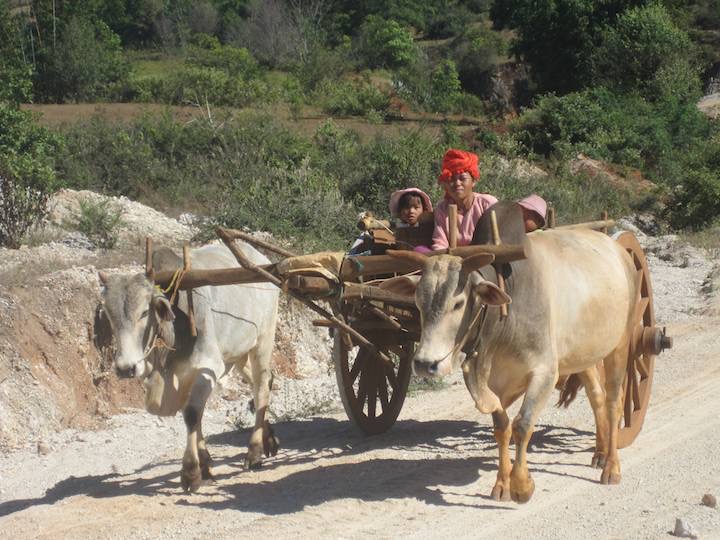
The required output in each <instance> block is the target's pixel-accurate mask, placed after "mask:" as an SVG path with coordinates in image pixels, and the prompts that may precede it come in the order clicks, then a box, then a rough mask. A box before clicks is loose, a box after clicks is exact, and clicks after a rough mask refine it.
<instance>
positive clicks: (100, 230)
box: [73, 199, 122, 249]
mask: <svg viewBox="0 0 720 540" xmlns="http://www.w3.org/2000/svg"><path fill="white" fill-rule="evenodd" d="M121 224H122V210H121V209H120V208H119V207H117V206H116V205H114V204H113V203H112V201H111V200H110V199H99V200H97V201H91V200H89V199H85V200H81V201H80V215H79V216H77V218H76V220H75V222H74V223H73V226H74V228H75V229H77V230H78V231H80V232H81V233H83V234H84V235H85V236H86V237H87V238H88V240H90V241H91V242H92V243H93V244H95V245H96V246H97V247H99V248H102V249H112V248H114V247H115V244H117V240H118V228H119V227H120V225H121Z"/></svg>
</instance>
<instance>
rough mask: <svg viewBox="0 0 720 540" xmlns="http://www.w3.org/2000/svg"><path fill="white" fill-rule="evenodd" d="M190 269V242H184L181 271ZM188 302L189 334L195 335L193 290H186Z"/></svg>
mask: <svg viewBox="0 0 720 540" xmlns="http://www.w3.org/2000/svg"><path fill="white" fill-rule="evenodd" d="M188 270H190V244H188V243H187V242H185V244H184V245H183V272H187V271H188ZM187 302H188V321H189V322H190V335H192V337H197V327H196V326H195V308H194V304H193V291H192V289H188V290H187Z"/></svg>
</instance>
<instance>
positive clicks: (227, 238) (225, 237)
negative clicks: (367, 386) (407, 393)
mask: <svg viewBox="0 0 720 540" xmlns="http://www.w3.org/2000/svg"><path fill="white" fill-rule="evenodd" d="M216 232H217V234H218V236H219V237H220V239H221V240H222V241H223V242H224V243H225V245H226V246H227V247H228V249H229V250H230V251H231V252H232V254H233V255H234V256H235V258H236V259H237V261H238V262H239V263H240V264H241V265H242V266H244V267H245V268H247V269H248V270H252V271H255V272H257V273H258V275H259V276H260V277H263V278H265V281H268V282H270V283H272V284H273V285H275V286H276V287H278V288H279V289H282V288H283V287H282V285H283V283H282V280H281V279H280V278H278V277H277V276H275V275H273V274H271V273H270V272H268V271H267V270H265V269H263V268H262V267H261V266H257V265H255V264H253V263H252V261H250V259H248V258H247V257H246V256H245V254H244V253H243V252H242V251H241V250H240V249H239V248H238V247H237V245H236V244H235V242H234V240H233V238H232V236H231V235H230V234H228V232H227V231H226V230H225V229H223V228H222V227H218V229H217V231H216ZM288 294H290V296H293V297H294V298H296V299H298V300H299V301H300V302H302V303H303V304H305V305H306V306H307V307H309V308H310V309H312V310H313V311H314V312H315V313H317V314H318V315H320V316H322V317H325V318H326V319H327V320H329V321H332V322H333V323H335V324H336V325H337V326H338V327H339V328H340V329H341V330H343V331H344V332H345V333H347V334H350V335H351V336H352V337H353V339H354V340H355V341H357V342H358V343H359V344H361V345H363V346H364V347H365V348H366V349H368V350H369V351H370V352H371V353H372V354H374V355H375V356H377V357H379V358H380V359H381V360H382V361H383V362H385V363H386V364H389V365H393V363H392V360H390V358H388V357H387V355H386V354H385V353H383V352H382V351H380V350H379V349H378V348H377V347H376V346H375V345H374V344H373V343H371V342H370V341H368V340H367V338H365V336H363V335H362V334H361V333H360V332H358V331H357V330H355V329H354V328H353V327H351V326H350V325H348V324H346V323H345V322H344V321H341V320H340V319H338V318H337V317H335V315H333V314H332V313H330V312H329V311H328V310H326V309H324V308H322V307H320V306H318V305H317V304H316V303H315V302H313V301H311V300H308V299H307V298H304V297H303V296H302V295H300V294H298V293H297V292H296V291H294V290H293V289H288Z"/></svg>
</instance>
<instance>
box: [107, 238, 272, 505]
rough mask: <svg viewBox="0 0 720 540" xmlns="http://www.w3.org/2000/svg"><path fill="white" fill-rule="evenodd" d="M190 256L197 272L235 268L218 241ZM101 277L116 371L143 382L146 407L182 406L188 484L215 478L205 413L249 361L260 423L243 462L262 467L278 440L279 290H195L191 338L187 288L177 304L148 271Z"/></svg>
mask: <svg viewBox="0 0 720 540" xmlns="http://www.w3.org/2000/svg"><path fill="white" fill-rule="evenodd" d="M238 245H239V246H240V247H241V249H242V251H243V252H244V253H245V254H246V255H247V256H248V258H249V259H250V260H251V261H252V262H253V263H255V264H267V263H268V262H269V261H268V260H267V258H265V257H264V256H263V255H262V254H260V253H258V252H257V251H256V250H255V249H253V248H252V247H250V246H249V245H247V244H242V243H240V242H238ZM153 260H154V268H155V270H158V271H159V270H171V269H172V270H174V269H176V268H179V267H181V266H182V261H181V259H180V258H179V257H177V256H176V255H175V254H174V253H172V252H171V251H170V250H167V249H162V250H158V251H157V252H156V253H155V256H154V259H153ZM191 260H192V266H193V269H198V270H200V269H210V268H228V267H233V266H237V262H236V260H235V258H234V257H233V255H232V254H231V253H230V251H229V250H228V249H227V248H226V247H225V246H220V245H210V246H205V247H202V248H199V249H195V250H192V252H191ZM99 276H100V280H101V282H102V283H103V285H104V289H103V292H102V299H103V307H104V310H105V313H106V314H107V317H108V319H109V321H110V325H111V327H112V331H113V334H114V336H115V342H116V344H117V354H116V356H115V361H114V363H115V369H116V371H117V373H118V375H120V376H121V377H137V378H140V379H143V381H144V383H145V386H146V395H145V405H146V408H147V410H148V411H149V412H151V413H153V414H158V415H162V416H167V415H174V414H176V413H177V412H178V411H179V410H181V409H182V411H183V418H184V420H185V424H186V426H187V446H186V449H185V454H184V456H183V460H182V471H181V476H180V478H181V484H182V487H183V489H184V490H185V491H196V490H197V489H198V487H199V486H200V483H201V480H202V479H208V478H212V472H211V470H210V462H211V458H210V454H209V453H208V450H207V447H206V444H205V440H204V437H203V434H202V416H203V411H204V409H205V403H206V402H207V399H208V397H209V396H210V393H211V391H212V389H213V386H214V385H215V382H216V381H217V379H218V378H220V377H221V376H222V375H224V374H226V373H228V372H229V371H230V369H232V367H233V366H236V368H237V369H238V370H242V371H243V372H244V373H246V374H248V373H247V364H248V362H249V364H250V372H251V376H250V377H249V378H250V379H251V380H252V385H253V399H254V403H255V414H256V416H255V427H254V429H253V431H252V434H251V436H250V444H249V447H248V453H247V457H246V460H245V466H246V467H251V468H254V467H257V466H259V465H260V464H261V463H262V454H263V451H264V452H265V454H266V455H268V456H269V455H275V453H277V448H278V441H277V438H276V437H275V436H274V434H273V431H272V428H271V427H270V423H269V422H268V421H267V420H266V419H265V414H266V411H267V406H268V400H269V396H270V386H271V379H272V377H271V371H270V358H271V354H272V349H273V345H274V341H275V325H276V320H277V303H278V291H277V289H276V288H275V287H274V286H273V285H270V284H268V283H259V284H258V283H256V284H251V285H225V286H222V287H209V286H208V287H200V288H197V289H194V290H193V294H192V297H193V308H194V309H193V312H194V315H195V324H196V328H197V337H193V336H192V335H191V332H190V325H189V322H188V321H189V319H188V316H187V313H188V307H187V306H188V303H187V294H186V293H185V292H180V293H179V300H178V305H177V306H171V305H170V302H169V301H168V299H167V298H166V297H165V295H164V294H163V293H162V292H161V291H160V290H159V289H158V288H157V287H155V286H154V284H153V283H152V281H151V280H150V279H148V278H147V277H146V276H145V275H144V274H135V275H113V276H108V275H106V274H105V273H104V272H100V274H99ZM156 337H157V338H159V339H156Z"/></svg>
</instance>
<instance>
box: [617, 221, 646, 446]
mask: <svg viewBox="0 0 720 540" xmlns="http://www.w3.org/2000/svg"><path fill="white" fill-rule="evenodd" d="M614 238H615V240H616V241H617V242H619V243H620V245H621V246H622V247H623V248H625V250H626V251H627V252H628V254H629V255H630V256H631V257H632V260H633V263H634V264H635V268H636V270H637V278H636V279H637V281H636V283H637V284H638V287H637V290H638V293H637V296H636V298H635V308H634V309H635V311H634V314H633V318H632V319H631V321H632V324H633V334H632V336H631V339H630V345H629V350H628V362H627V375H626V376H625V382H624V387H623V410H622V416H621V420H620V433H619V437H618V448H624V447H626V446H630V444H632V442H633V441H634V440H635V437H637V435H638V433H640V429H641V428H642V425H643V422H644V420H645V413H646V412H647V407H648V402H649V401H650V389H651V387H652V380H653V369H654V367H655V354H651V351H650V347H644V346H643V342H644V340H643V336H647V335H648V334H650V333H651V332H652V331H653V330H654V329H655V311H654V308H653V293H652V284H651V283H650V271H649V269H648V265H647V259H646V258H645V253H644V252H643V250H642V248H641V247H640V244H639V243H638V241H637V238H635V235H633V234H632V233H629V232H622V233H619V234H617V235H616V236H615V237H614Z"/></svg>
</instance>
